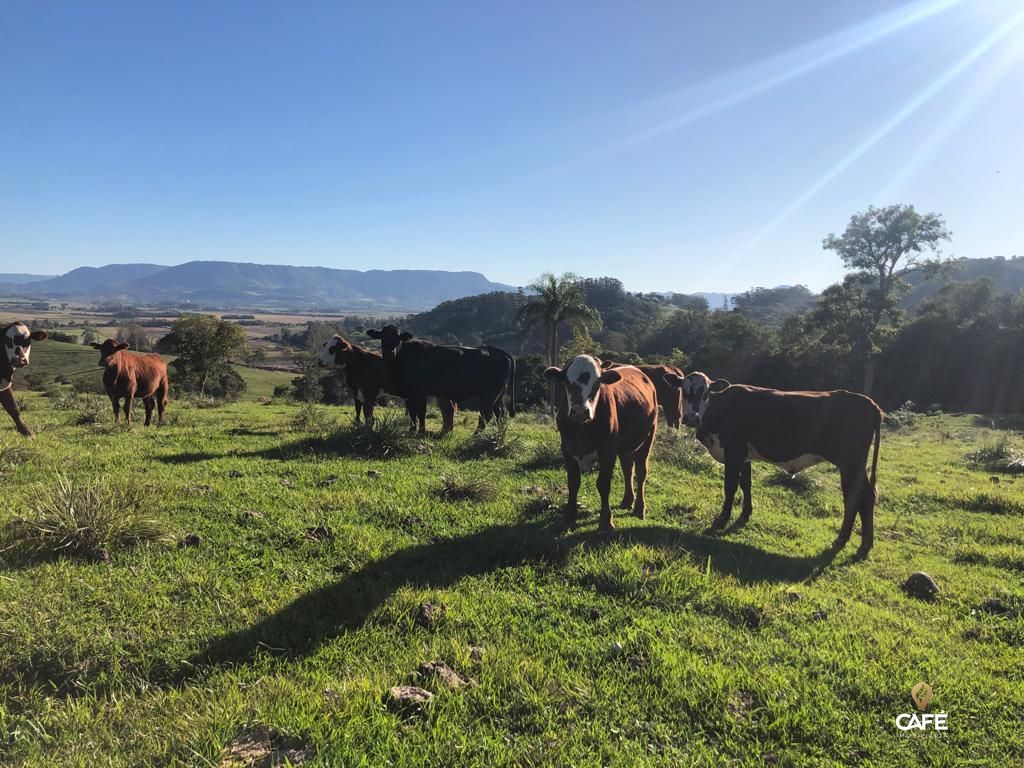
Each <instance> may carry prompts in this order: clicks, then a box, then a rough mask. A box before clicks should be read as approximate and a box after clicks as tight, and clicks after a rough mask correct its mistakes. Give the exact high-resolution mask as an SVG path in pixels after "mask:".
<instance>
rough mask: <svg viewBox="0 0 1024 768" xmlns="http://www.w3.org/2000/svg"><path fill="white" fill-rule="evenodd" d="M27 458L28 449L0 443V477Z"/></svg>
mask: <svg viewBox="0 0 1024 768" xmlns="http://www.w3.org/2000/svg"><path fill="white" fill-rule="evenodd" d="M27 460H28V451H27V450H26V449H25V448H23V447H22V446H20V445H0V477H3V476H4V475H6V474H7V473H8V472H10V471H11V470H12V469H14V467H16V466H18V465H19V464H23V463H25V461H27Z"/></svg>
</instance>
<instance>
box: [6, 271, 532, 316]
mask: <svg viewBox="0 0 1024 768" xmlns="http://www.w3.org/2000/svg"><path fill="white" fill-rule="evenodd" d="M514 290H515V287H514V286H511V285H505V284H502V283H495V282H492V281H490V280H488V279H487V278H486V277H484V276H483V275H482V274H480V273H479V272H444V271H439V270H426V269H424V270H370V271H367V272H361V271H358V270H353V269H330V268H327V267H292V266H284V265H272V264H247V263H235V262H227V261H190V262H188V263H186V264H179V265H177V266H173V267H165V266H159V265H156V264H111V265H107V266H104V267H80V268H78V269H73V270H71V271H70V272H68V273H67V274H64V275H61V276H59V277H54V278H50V279H47V280H39V281H36V282H27V283H23V284H19V285H0V295H19V296H32V297H40V298H56V297H61V298H81V299H89V300H90V301H97V300H113V301H126V302H132V303H145V302H165V303H174V304H194V305H196V306H197V307H218V308H223V307H268V308H288V309H321V310H323V309H328V308H337V309H349V310H351V309H373V310H395V311H399V310H420V309H428V308H430V307H434V306H436V305H437V304H439V303H441V302H442V301H448V300H451V299H458V298H462V297H464V296H471V295H474V294H479V293H487V292H490V291H514Z"/></svg>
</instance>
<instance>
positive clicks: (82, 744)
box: [0, 345, 1024, 766]
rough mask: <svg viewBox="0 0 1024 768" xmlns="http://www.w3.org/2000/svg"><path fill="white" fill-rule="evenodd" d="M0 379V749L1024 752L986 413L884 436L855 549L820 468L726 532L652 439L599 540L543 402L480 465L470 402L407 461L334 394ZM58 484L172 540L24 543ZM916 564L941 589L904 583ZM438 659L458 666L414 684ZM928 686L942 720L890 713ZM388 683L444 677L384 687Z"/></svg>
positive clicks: (757, 494)
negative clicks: (86, 548) (132, 412)
mask: <svg viewBox="0 0 1024 768" xmlns="http://www.w3.org/2000/svg"><path fill="white" fill-rule="evenodd" d="M40 351H42V345H41V346H40ZM35 364H36V360H35V358H34V359H33V365H35ZM19 394H20V395H22V396H23V399H24V400H25V401H26V403H27V405H28V409H27V411H26V413H25V418H26V421H27V422H28V423H29V424H30V425H31V426H32V427H33V428H34V429H36V430H37V432H38V437H37V438H36V439H35V440H34V441H31V442H29V441H23V440H21V439H20V438H18V436H17V435H16V434H15V433H14V431H13V429H11V428H10V425H9V424H8V423H7V422H6V421H5V420H3V419H0V473H2V474H0V482H2V483H3V488H4V492H5V493H4V495H5V497H6V503H5V504H4V505H3V509H2V511H0V530H2V533H0V558H2V563H3V564H2V568H0V691H2V692H3V695H2V698H0V765H4V766H21V765H30V766H97V765H104V766H106V765H111V766H140V765H145V766H150V765H156V766H166V765H189V766H222V765H223V766H226V765H246V764H256V765H270V764H272V762H271V761H272V757H271V756H268V755H266V753H265V750H264V751H263V752H260V750H259V749H254V750H253V751H252V752H251V753H250V759H248V760H246V759H242V758H241V757H239V756H240V755H241V754H242V752H243V751H244V750H243V749H242V746H244V744H242V745H241V746H240V739H244V737H245V736H246V735H250V736H252V740H256V741H258V739H257V738H256V736H255V735H253V734H270V735H271V736H272V737H273V738H272V739H270V741H271V742H272V746H282V744H283V745H284V746H289V747H290V748H292V750H293V751H292V752H290V754H291V755H292V757H293V758H294V759H295V760H296V761H298V762H301V761H303V759H304V762H302V764H303V765H318V766H320V765H322V766H358V765H364V766H380V765H394V766H420V765H433V766H505V765H509V766H513V765H514V766H542V765H552V766H564V765H577V766H591V765H595V766H596V765H615V766H626V765H658V766H679V765H712V766H714V765H742V766H747V765H749V766H761V765H781V766H790V765H793V766H820V765H835V766H841V765H886V766H906V765H1014V764H1019V761H1020V759H1021V755H1022V754H1024V729H1022V727H1021V716H1020V713H1019V711H1018V710H1017V709H1016V703H1017V702H1018V701H1019V700H1020V699H1021V698H1022V696H1024V681H1022V678H1024V651H1022V649H1024V618H1021V612H1020V610H1019V609H1020V606H1021V605H1022V602H1021V596H1022V595H1024V584H1022V581H1024V579H1022V576H1024V548H1022V545H1024V479H1015V478H1014V476H1012V475H1010V474H999V475H993V474H992V473H991V472H988V471H980V470H975V469H972V468H971V467H970V466H969V464H968V462H967V461H966V459H965V455H966V454H967V452H968V451H971V450H973V449H975V448H977V447H978V446H981V445H985V444H989V443H993V442H994V441H996V440H998V439H1001V438H1002V437H1003V436H1004V435H1006V434H1008V433H1007V432H1005V431H1001V430H997V429H994V428H992V427H991V426H987V425H985V423H983V420H978V419H975V418H973V417H970V416H959V417H952V416H933V417H921V418H920V419H919V420H918V421H917V423H916V424H914V425H912V426H909V427H905V428H902V429H901V430H900V431H898V432H893V431H887V432H886V433H885V434H884V435H883V440H882V453H881V463H880V470H879V486H880V492H881V500H880V503H879V506H878V515H877V522H876V527H877V543H876V546H875V548H874V550H873V551H872V553H871V556H870V558H869V559H868V560H866V561H854V560H853V559H852V556H853V552H854V550H855V549H856V546H857V539H856V536H857V534H855V538H854V540H853V541H851V543H850V545H848V546H847V548H846V549H844V550H843V551H841V552H840V553H839V554H838V555H837V556H835V557H834V558H830V557H829V556H828V555H827V554H825V553H826V552H827V550H828V547H829V544H830V543H831V542H832V540H833V538H834V536H835V534H836V532H837V530H838V525H839V508H840V499H839V490H838V484H839V483H838V475H837V474H836V473H835V472H834V471H832V470H828V469H822V468H816V469H813V470H810V471H808V472H806V473H804V475H801V476H800V478H798V479H797V480H796V481H790V480H788V479H786V478H784V477H781V476H779V475H777V474H776V473H775V472H774V470H772V469H770V468H766V467H764V466H763V465H757V466H756V467H755V469H754V514H753V518H752V519H751V521H750V523H749V524H748V525H747V526H746V527H745V528H742V529H740V530H735V531H732V532H728V533H725V534H723V535H712V534H711V533H709V532H708V531H707V525H708V523H709V522H710V520H711V518H712V517H713V516H714V515H715V514H716V513H717V511H718V508H719V505H720V503H721V494H722V490H721V470H720V468H718V467H717V466H716V465H713V464H712V463H710V462H709V461H708V460H706V459H705V458H703V457H702V456H701V455H700V453H699V452H698V451H695V449H694V444H693V443H692V442H691V441H690V440H689V439H684V438H682V437H680V436H679V435H677V434H667V432H666V431H663V432H662V433H661V434H660V436H659V443H660V444H659V445H658V446H656V454H655V455H656V459H655V461H654V462H653V466H652V470H651V477H650V483H649V497H648V501H649V510H650V511H649V514H648V519H647V520H645V521H639V520H636V519H634V518H631V517H627V516H622V517H619V518H618V524H619V529H618V531H617V532H616V533H614V534H611V535H602V534H599V533H598V532H597V530H596V522H597V520H596V507H597V494H596V490H595V489H594V477H595V476H594V475H593V474H589V475H587V476H585V478H584V487H583V496H582V499H583V501H584V503H585V504H586V506H587V508H588V510H589V511H588V512H587V514H586V515H585V516H584V517H583V518H582V520H581V524H580V526H579V527H578V528H576V529H574V530H566V529H564V528H563V527H562V526H561V524H560V512H559V506H560V505H561V503H562V502H563V501H564V498H565V476H564V472H563V470H562V469H561V468H560V467H557V466H552V463H551V455H552V452H553V450H554V448H555V446H556V445H557V434H556V433H555V431H554V430H553V428H552V426H551V425H550V423H548V422H546V421H545V420H544V419H543V418H540V417H535V416H521V417H520V418H517V419H516V420H515V421H514V422H513V424H512V426H511V428H510V429H511V432H510V435H511V439H510V440H509V443H508V445H507V446H506V448H507V450H506V451H505V453H507V454H508V455H507V456H505V457H503V458H473V459H470V458H466V456H467V455H471V454H472V453H473V450H472V446H470V445H469V444H468V443H467V441H468V440H469V435H470V431H471V426H470V425H471V423H472V416H473V415H472V414H463V415H461V416H460V421H459V423H458V426H457V429H456V433H455V434H454V435H453V436H451V437H450V438H447V439H443V440H440V439H436V438H429V439H426V440H423V441H422V442H421V443H419V445H420V448H419V450H418V451H417V452H416V453H415V454H414V455H413V456H411V457H407V458H402V459H390V460H388V459H373V460H368V459H364V458H361V457H359V456H356V455H349V453H348V452H349V451H350V450H351V449H350V443H347V442H345V441H344V440H341V439H339V438H332V437H331V434H330V432H328V433H326V435H321V434H318V433H317V430H316V426H317V424H318V423H320V422H323V423H326V422H327V421H329V420H332V419H337V420H338V423H339V424H341V425H347V424H348V422H349V421H350V419H351V410H350V409H347V408H346V409H326V408H324V409H321V410H320V411H319V412H314V414H313V418H310V416H309V413H308V412H305V413H306V414H307V416H306V418H297V416H298V415H299V414H301V413H303V411H301V409H300V406H290V405H282V404H276V403H273V404H270V405H259V404H256V403H254V402H245V403H238V404H234V405H229V406H224V407H220V408H202V409H201V408H190V407H185V406H183V405H179V404H177V403H175V402H173V401H172V403H171V406H170V409H169V420H168V423H167V424H166V425H165V426H163V427H161V428H159V429H157V428H150V429H144V428H142V427H141V426H136V427H134V428H133V429H131V430H126V429H124V428H123V427H122V428H115V427H114V426H113V425H112V424H111V423H110V420H109V417H105V420H104V422H103V423H101V424H99V425H85V426H79V425H77V424H76V415H75V411H74V410H73V409H69V410H56V409H54V408H53V407H52V406H51V404H50V403H49V402H48V401H47V399H46V398H43V397H42V396H39V395H36V394H23V393H19ZM432 424H433V428H434V429H435V430H436V429H437V426H438V424H439V422H438V421H437V420H436V419H434V421H433V422H432ZM300 425H305V426H306V427H307V428H308V429H302V428H300ZM328 426H329V425H328ZM310 429H312V431H310ZM344 434H346V433H345V432H344V431H343V432H342V435H344ZM1009 434H1013V437H1012V439H1013V440H1017V437H1016V434H1015V433H1009ZM11 446H15V447H16V448H14V449H12V448H11ZM18 448H22V449H24V450H23V451H19V450H17V449H18ZM64 477H66V478H68V479H70V480H71V481H73V482H77V483H86V482H88V481H90V480H92V481H96V482H99V483H101V484H103V485H105V486H107V487H112V486H118V485H131V486H132V487H136V488H137V489H139V492H140V493H142V494H144V495H143V496H142V499H143V509H142V511H143V512H144V513H145V514H146V515H148V516H151V517H153V518H155V519H156V520H157V521H158V523H159V524H160V525H162V526H163V527H164V528H165V529H166V531H167V532H168V537H167V538H166V540H162V541H156V542H152V543H148V544H142V545H139V546H136V547H125V548H111V549H110V550H109V559H107V560H97V559H85V558H80V557H71V556H66V557H59V556H58V557H52V556H49V557H48V556H45V555H40V554H33V552H32V551H31V550H30V549H28V548H27V544H26V543H25V542H24V541H23V540H22V539H21V538H19V536H18V534H17V530H18V529H17V528H16V527H14V526H13V525H12V521H13V520H14V519H15V518H24V517H31V516H32V514H33V512H32V510H33V509H34V508H35V507H37V506H38V505H39V504H40V499H42V498H44V497H45V494H46V493H47V492H48V490H50V489H52V488H53V487H54V486H55V484H56V483H58V481H59V480H60V479H61V478H64ZM993 477H994V478H995V481H994V480H993V479H992V478H993ZM996 481H998V482H996ZM453 489H454V490H453ZM460 489H461V490H463V491H466V493H457V492H456V491H459V490H460ZM621 490H622V488H621V479H620V477H619V476H618V475H617V476H616V483H615V485H614V486H613V494H616V495H617V494H620V493H621ZM463 495H469V496H470V497H471V498H469V499H461V500H460V499H459V496H463ZM191 534H194V535H196V536H198V542H199V543H198V545H197V546H188V547H183V546H179V542H181V541H182V539H183V538H184V537H186V536H188V535H191ZM193 541H194V540H193ZM918 570H924V571H926V572H927V573H929V574H930V575H932V576H933V577H934V578H935V579H936V580H937V581H938V583H939V585H940V586H941V588H942V592H941V593H940V597H939V599H938V600H937V601H935V602H930V603H929V602H922V601H919V600H915V599H912V598H910V597H908V596H906V595H905V594H904V593H903V592H902V591H901V589H900V584H901V582H902V581H903V580H904V579H905V578H906V576H907V575H909V574H910V573H912V572H914V571H918ZM428 603H429V604H431V606H432V607H422V606H423V605H424V604H428ZM431 661H444V662H446V663H447V664H449V665H450V666H451V667H452V668H453V669H454V670H455V671H456V672H458V673H460V674H462V675H464V676H465V677H467V678H472V679H473V680H474V681H475V682H476V684H475V685H469V686H466V687H462V688H459V689H449V688H448V687H447V686H445V685H444V684H443V683H442V682H441V680H440V678H438V677H424V676H422V675H421V674H419V672H418V670H419V667H420V665H421V664H423V663H425V662H431ZM919 681H927V682H928V683H930V684H931V685H932V686H933V688H934V698H933V699H932V701H931V704H930V706H929V711H930V712H946V713H948V716H949V730H948V731H946V732H942V733H936V732H917V731H910V732H901V731H899V730H897V729H896V727H895V724H894V720H895V717H896V715H898V714H900V713H903V712H913V711H915V710H914V705H913V703H912V702H911V699H910V689H911V687H912V686H913V685H914V684H915V683H917V682H919ZM402 684H413V685H419V686H422V687H424V688H426V689H428V690H430V691H432V692H433V693H434V694H436V696H435V698H434V700H433V701H432V702H431V703H430V704H428V705H426V706H425V707H423V708H422V709H405V710H402V709H397V708H395V707H393V706H391V705H390V704H389V702H388V700H387V695H388V690H389V689H390V688H391V687H392V686H396V685H402ZM260 726H263V727H265V728H266V729H269V730H267V731H259V730H258V728H259V727H260ZM232 745H233V746H232ZM260 757H261V758H262V759H263V760H264V762H262V763H261V762H259V761H258V760H257V758H260Z"/></svg>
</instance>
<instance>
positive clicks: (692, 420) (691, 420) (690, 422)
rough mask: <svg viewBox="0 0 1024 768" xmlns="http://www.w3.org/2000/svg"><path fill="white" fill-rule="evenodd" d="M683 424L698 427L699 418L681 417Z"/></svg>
mask: <svg viewBox="0 0 1024 768" xmlns="http://www.w3.org/2000/svg"><path fill="white" fill-rule="evenodd" d="M683 424H685V425H686V426H688V427H694V428H696V427H699V426H700V416H683Z"/></svg>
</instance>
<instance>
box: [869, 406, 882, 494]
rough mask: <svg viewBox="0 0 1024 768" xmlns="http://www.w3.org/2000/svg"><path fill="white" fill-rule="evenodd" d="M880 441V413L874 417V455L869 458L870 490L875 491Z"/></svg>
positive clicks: (879, 411)
mask: <svg viewBox="0 0 1024 768" xmlns="http://www.w3.org/2000/svg"><path fill="white" fill-rule="evenodd" d="M881 441H882V411H881V410H878V411H877V413H876V416H875V454H874V456H872V457H871V490H872V491H874V490H875V478H876V476H877V474H878V444H879V443H880V442H881Z"/></svg>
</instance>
